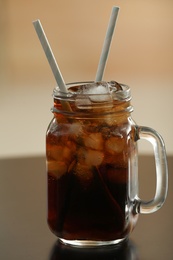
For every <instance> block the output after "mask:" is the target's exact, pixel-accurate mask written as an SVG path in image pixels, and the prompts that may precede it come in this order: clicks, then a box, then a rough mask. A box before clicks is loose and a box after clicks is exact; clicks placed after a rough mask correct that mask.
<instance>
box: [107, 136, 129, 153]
mask: <svg viewBox="0 0 173 260" xmlns="http://www.w3.org/2000/svg"><path fill="white" fill-rule="evenodd" d="M124 145H125V144H124V139H123V137H120V136H115V137H110V138H109V139H108V140H107V141H106V142H105V148H106V151H108V152H109V153H111V154H114V153H121V152H122V151H123V149H124Z"/></svg>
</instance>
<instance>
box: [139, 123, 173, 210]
mask: <svg viewBox="0 0 173 260" xmlns="http://www.w3.org/2000/svg"><path fill="white" fill-rule="evenodd" d="M136 136H137V140H140V139H145V140H147V141H149V142H150V143H151V144H152V146H153V150H154V157H155V166H156V192H155V197H154V198H153V199H152V200H151V201H143V200H141V199H140V198H138V199H137V200H136V201H135V203H134V206H135V207H134V209H135V212H136V213H144V214H148V213H153V212H155V211H157V210H158V209H160V208H161V206H162V205H163V203H164V201H165V199H166V196H167V190H168V166H167V159H166V150H165V145H164V141H163V139H162V137H161V136H160V134H159V133H157V132H156V131H155V130H154V129H152V128H149V127H145V126H136Z"/></svg>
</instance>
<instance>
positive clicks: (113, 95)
mask: <svg viewBox="0 0 173 260" xmlns="http://www.w3.org/2000/svg"><path fill="white" fill-rule="evenodd" d="M66 85H67V89H68V91H67V92H62V91H61V90H60V88H59V87H58V86H57V87H56V88H55V89H54V91H53V98H54V107H53V108H52V112H54V113H60V111H61V113H67V114H73V113H78V114H81V113H85V114H86V113H94V114H98V115H100V113H101V114H104V115H106V114H115V113H116V114H120V113H124V112H128V113H130V112H132V111H133V107H132V106H131V104H130V100H131V91H130V87H129V86H127V85H125V84H119V83H117V82H115V81H110V82H94V81H85V82H74V83H68V84H66ZM92 86H93V87H96V89H94V90H93V88H92ZM97 87H98V88H97ZM96 90H97V91H96ZM100 90H101V92H100ZM95 91H96V92H95Z"/></svg>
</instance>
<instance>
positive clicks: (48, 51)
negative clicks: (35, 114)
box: [33, 20, 67, 93]
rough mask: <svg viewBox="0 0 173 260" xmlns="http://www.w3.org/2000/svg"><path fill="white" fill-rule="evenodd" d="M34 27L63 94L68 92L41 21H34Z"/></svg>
mask: <svg viewBox="0 0 173 260" xmlns="http://www.w3.org/2000/svg"><path fill="white" fill-rule="evenodd" d="M33 25H34V27H35V30H36V33H37V35H38V38H39V40H40V43H41V45H42V47H43V50H44V52H45V54H46V57H47V60H48V62H49V64H50V67H51V69H52V72H53V74H54V77H55V79H56V82H57V84H58V86H59V88H60V90H61V91H62V92H65V93H66V92H67V88H66V85H65V82H64V79H63V77H62V74H61V72H60V69H59V67H58V64H57V62H56V60H55V57H54V55H53V52H52V50H51V47H50V44H49V42H48V39H47V37H46V34H45V32H44V30H43V27H42V25H41V22H40V20H36V21H34V22H33Z"/></svg>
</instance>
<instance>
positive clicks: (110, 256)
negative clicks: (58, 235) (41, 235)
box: [49, 240, 139, 260]
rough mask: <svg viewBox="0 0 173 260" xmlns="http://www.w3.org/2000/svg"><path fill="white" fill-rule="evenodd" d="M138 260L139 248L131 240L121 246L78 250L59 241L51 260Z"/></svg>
mask: <svg viewBox="0 0 173 260" xmlns="http://www.w3.org/2000/svg"><path fill="white" fill-rule="evenodd" d="M67 259H68V260H69V259H71V260H73V259H74V260H78V259H80V260H81V259H82V260H92V259H99V260H103V259H104V260H115V259H116V260H138V259H139V258H138V252H137V247H136V246H135V244H134V243H133V242H132V241H131V240H127V241H125V242H124V243H123V244H121V245H119V246H110V247H100V248H99V247H98V248H89V249H86V248H76V247H70V246H67V245H63V244H62V243H60V242H59V241H57V242H56V243H55V245H54V246H53V248H52V251H51V254H50V259H49V260H67Z"/></svg>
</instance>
